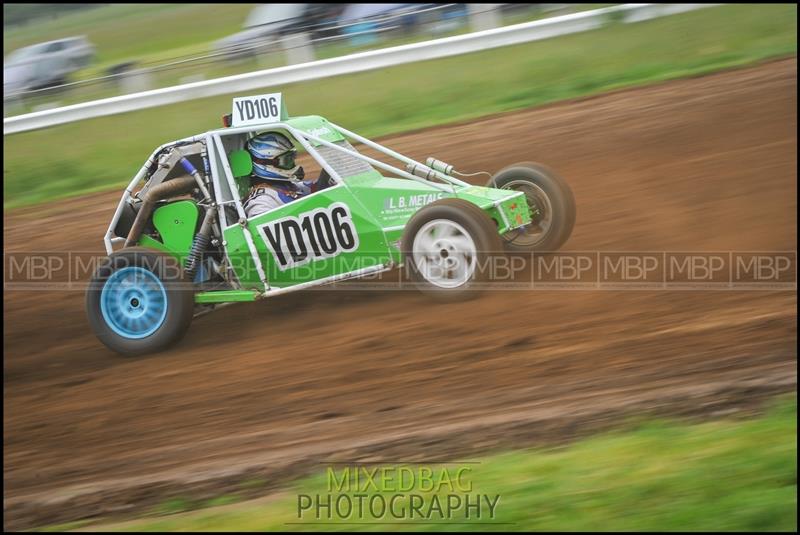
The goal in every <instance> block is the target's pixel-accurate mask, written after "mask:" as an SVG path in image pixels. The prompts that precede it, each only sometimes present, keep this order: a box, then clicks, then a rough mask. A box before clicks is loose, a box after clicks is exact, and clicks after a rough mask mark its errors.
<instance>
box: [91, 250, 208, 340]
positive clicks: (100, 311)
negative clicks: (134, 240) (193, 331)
mask: <svg viewBox="0 0 800 535" xmlns="http://www.w3.org/2000/svg"><path fill="white" fill-rule="evenodd" d="M193 312H194V292H193V291H192V284H191V282H190V281H189V280H188V279H187V278H186V277H185V276H184V272H183V270H182V269H181V267H180V265H179V264H178V262H177V261H176V260H175V259H174V258H172V257H171V256H169V255H167V254H164V253H161V252H157V251H152V250H149V249H144V248H141V247H130V248H127V249H123V250H121V251H118V252H116V253H113V254H112V255H111V256H109V257H108V258H107V259H106V260H105V261H104V262H103V263H102V264H101V265H100V266H99V267H98V268H97V271H96V272H95V274H94V277H93V278H92V280H91V281H90V283H89V288H88V289H87V291H86V314H87V316H88V319H89V324H90V325H91V327H92V330H94V333H95V335H97V338H98V339H100V341H101V342H103V343H104V344H105V345H106V346H108V347H109V348H110V349H112V350H114V351H116V352H117V353H121V354H123V355H126V356H136V355H143V354H147V353H154V352H157V351H160V350H162V349H165V348H167V347H168V346H169V345H171V344H173V343H175V342H177V341H178V340H180V339H181V338H182V337H183V335H184V334H185V333H186V330H187V329H188V328H189V324H190V323H191V321H192V315H193Z"/></svg>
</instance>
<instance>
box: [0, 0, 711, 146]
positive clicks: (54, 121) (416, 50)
mask: <svg viewBox="0 0 800 535" xmlns="http://www.w3.org/2000/svg"><path fill="white" fill-rule="evenodd" d="M713 5H718V4H623V5H619V6H613V7H607V8H602V9H595V10H592V11H584V12H581V13H572V14H569V15H562V16H559V17H552V18H548V19H544V20H537V21H533V22H525V23H522V24H515V25H512V26H505V27H502V28H495V29H491V30H484V31H480V32H473V33H468V34H465V35H458V36H455V37H445V38H442V39H434V40H431V41H424V42H421V43H413V44H409V45H402V46H396V47H391V48H384V49H380V50H372V51H369V52H361V53H357V54H350V55H348V56H341V57H337V58H331V59H325V60H320V61H312V62H309V63H302V64H299V65H290V66H287V67H278V68H275V69H267V70H263V71H256V72H251V73H246V74H238V75H235V76H226V77H224V78H216V79H214V80H205V81H200V82H194V83H190V84H183V85H178V86H174V87H165V88H162V89H154V90H152V91H143V92H141V93H133V94H129V95H122V96H117V97H112V98H106V99H101V100H95V101H91V102H82V103H80V104H74V105H71V106H64V107H61V108H55V109H49V110H44V111H38V112H34V113H26V114H23V115H15V116H13V117H7V118H5V119H3V135H4V136H5V135H8V134H15V133H18V132H25V131H28V130H35V129H39V128H47V127H49V126H54V125H58V124H64V123H71V122H74V121H81V120H84V119H90V118H93V117H103V116H106V115H114V114H117V113H124V112H128V111H136V110H142V109H145V108H152V107H155V106H163V105H165V104H173V103H176V102H183V101H187V100H192V99H196V98H203V97H211V96H215V95H222V94H230V93H242V92H244V91H250V90H253V89H258V88H264V87H269V86H277V85H283V84H290V83H294V82H302V81H306V80H315V79H319V78H327V77H329V76H337V75H339V74H348V73H354V72H361V71H367V70H372V69H380V68H383V67H391V66H394V65H400V64H403V63H411V62H414V61H423V60H428V59H435V58H443V57H447V56H455V55H458V54H466V53H468V52H477V51H480V50H487V49H490V48H497V47H501V46H508V45H515V44H519V43H525V42H529V41H536V40H539V39H547V38H549V37H555V36H558V35H565V34H569V33H577V32H583V31H587V30H592V29H595V28H599V27H601V26H603V25H604V24H607V23H608V22H609V20H612V19H613V20H619V21H620V22H624V23H631V22H639V21H643V20H648V19H652V18H656V17H661V16H665V15H672V14H675V13H682V12H685V11H691V10H694V9H699V8H703V7H710V6H713Z"/></svg>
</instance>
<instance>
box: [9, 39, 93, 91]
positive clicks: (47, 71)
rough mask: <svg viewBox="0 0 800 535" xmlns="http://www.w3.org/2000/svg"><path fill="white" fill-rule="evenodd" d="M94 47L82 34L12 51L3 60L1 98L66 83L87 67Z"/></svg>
mask: <svg viewBox="0 0 800 535" xmlns="http://www.w3.org/2000/svg"><path fill="white" fill-rule="evenodd" d="M94 57H95V48H94V45H92V44H91V43H90V42H89V40H88V39H87V38H86V36H84V35H81V36H78V37H68V38H66V39H58V40H56V41H49V42H46V43H39V44H36V45H31V46H26V47H25V48H20V49H18V50H15V51H14V52H12V53H11V54H9V55H8V57H6V58H5V59H4V60H3V97H4V98H6V97H8V96H11V95H13V94H14V93H17V92H21V91H28V90H34V89H41V88H45V87H50V86H53V85H61V84H65V83H67V77H68V76H69V75H70V74H72V73H74V72H76V71H78V70H80V69H83V68H84V67H86V66H88V65H89V64H90V63H91V62H92V60H93V59H94Z"/></svg>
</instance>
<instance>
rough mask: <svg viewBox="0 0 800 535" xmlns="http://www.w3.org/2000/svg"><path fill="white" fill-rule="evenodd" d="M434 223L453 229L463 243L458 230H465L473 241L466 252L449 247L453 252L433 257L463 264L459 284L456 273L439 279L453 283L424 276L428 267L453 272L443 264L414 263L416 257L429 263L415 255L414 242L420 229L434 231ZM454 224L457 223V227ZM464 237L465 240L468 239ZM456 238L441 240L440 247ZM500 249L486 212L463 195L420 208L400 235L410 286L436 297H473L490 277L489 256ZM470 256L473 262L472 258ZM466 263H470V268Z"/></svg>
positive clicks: (494, 229)
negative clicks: (447, 240)
mask: <svg viewBox="0 0 800 535" xmlns="http://www.w3.org/2000/svg"><path fill="white" fill-rule="evenodd" d="M437 221H441V222H442V223H433V222H437ZM448 222H449V223H448ZM429 223H431V225H428V224H429ZM452 223H455V225H453V224H452ZM426 225H427V226H426ZM437 225H438V226H440V227H441V226H443V227H444V228H446V229H448V228H449V229H451V230H454V231H455V232H456V233H457V234H456V235H455V236H454V238H455V239H457V240H459V242H463V243H466V242H465V241H464V240H463V238H462V237H461V236H460V234H464V233H465V234H466V236H468V237H469V239H470V240H471V243H472V245H474V251H473V252H472V253H470V254H467V255H460V254H459V253H458V251H456V250H455V248H450V251H453V253H447V254H442V255H439V257H438V258H436V259H435V262H450V261H452V262H454V263H455V264H454V265H455V266H457V267H461V266H462V265H463V266H465V270H464V276H463V280H464V282H463V283H460V284H459V283H458V282H459V277H455V278H454V280H452V281H450V282H448V281H441V280H440V281H439V282H443V283H447V284H453V285H452V286H448V287H442V286H440V285H437V284H436V283H435V282H432V280H431V279H430V278H428V277H426V273H428V274H435V273H431V271H434V272H436V273H444V272H445V271H446V272H447V273H453V272H454V271H453V270H447V269H445V268H442V270H439V271H436V270H435V269H433V270H432V269H426V268H421V267H420V266H419V265H418V264H417V261H421V262H425V263H426V266H430V265H431V264H428V263H427V259H425V258H422V257H423V256H425V255H421V254H420V255H418V256H417V257H416V258H415V256H414V245H415V240H416V239H417V237H418V234H419V233H420V231H423V232H425V233H429V232H436V227H437ZM456 225H457V226H456ZM458 227H460V229H459V228H458ZM462 230H463V232H462ZM426 235H427V234H426ZM424 238H425V236H422V235H421V237H420V239H424ZM431 239H433V238H431ZM466 241H467V242H468V241H469V240H466ZM459 242H453V243H447V242H445V247H444V248H447V247H449V245H454V243H459ZM436 243H438V242H434V243H433V245H436ZM420 244H421V242H420V243H418V245H420ZM465 249H466V248H465ZM502 250H503V244H502V242H501V240H500V235H499V234H498V233H497V225H496V224H495V222H494V221H492V219H491V218H490V217H489V216H488V215H487V214H486V212H484V211H483V210H481V209H480V208H478V207H477V206H476V205H474V204H472V203H471V202H469V201H465V200H463V199H440V200H438V201H436V202H433V203H431V204H429V205H427V206H425V207H423V208H421V209H420V210H419V211H417V213H416V214H414V215H413V216H412V217H411V219H410V220H409V221H408V224H407V225H406V228H405V231H404V233H403V239H402V251H403V262H404V265H405V270H406V273H407V276H408V278H409V279H410V282H411V284H412V286H414V287H415V288H417V289H418V290H420V291H422V292H423V293H425V294H428V295H430V296H432V297H433V298H435V299H437V300H439V301H463V300H466V299H470V298H473V297H476V296H477V295H478V294H479V293H480V291H479V290H480V289H481V288H480V287H481V286H482V283H486V282H488V281H489V279H490V276H491V273H492V262H491V259H492V257H493V256H494V255H496V254H498V253H501V252H502ZM448 255H452V258H451V259H450V260H447V258H448ZM473 256H474V262H473V261H472V257H473ZM469 266H472V267H471V268H470V267H469ZM434 278H435V277H434ZM443 278H446V277H443Z"/></svg>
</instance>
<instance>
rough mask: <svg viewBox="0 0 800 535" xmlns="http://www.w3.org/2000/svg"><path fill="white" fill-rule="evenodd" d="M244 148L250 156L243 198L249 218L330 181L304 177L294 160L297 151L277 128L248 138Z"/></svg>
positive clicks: (311, 191) (323, 185)
mask: <svg viewBox="0 0 800 535" xmlns="http://www.w3.org/2000/svg"><path fill="white" fill-rule="evenodd" d="M247 151H248V152H249V153H250V156H251V157H252V159H253V173H252V174H251V175H250V181H251V188H250V194H249V195H248V197H247V199H246V200H245V201H244V211H245V214H246V215H247V218H248V219H250V218H253V217H255V216H257V215H260V214H263V213H264V212H268V211H270V210H273V209H274V208H278V207H280V206H283V205H284V204H286V203H290V202H292V201H294V200H295V199H299V198H301V197H304V196H306V195H308V194H310V193H314V192H316V191H319V190H321V189H325V188H326V187H328V186H329V185H330V184H328V183H327V182H328V181H327V180H316V181H312V180H303V179H304V178H305V173H304V171H303V168H302V167H301V166H299V165H296V164H295V161H294V158H295V154H296V153H297V151H296V149H295V148H294V145H293V144H292V142H291V141H290V140H289V138H288V137H286V136H285V135H283V134H281V133H280V132H263V133H261V134H258V135H257V136H255V137H253V138H251V139H250V140H249V141H248V142H247ZM325 174H326V173H324V172H323V175H325ZM322 178H323V177H322V176H321V177H320V179H322Z"/></svg>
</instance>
